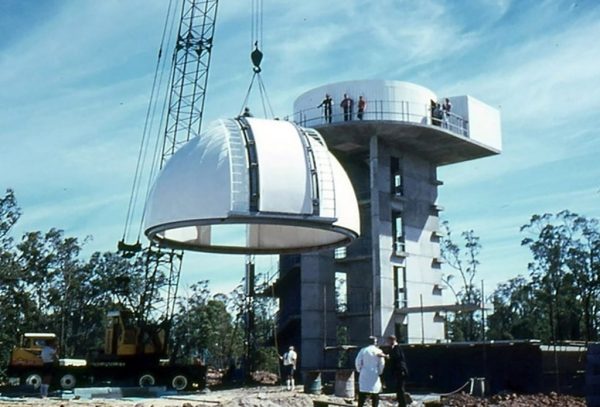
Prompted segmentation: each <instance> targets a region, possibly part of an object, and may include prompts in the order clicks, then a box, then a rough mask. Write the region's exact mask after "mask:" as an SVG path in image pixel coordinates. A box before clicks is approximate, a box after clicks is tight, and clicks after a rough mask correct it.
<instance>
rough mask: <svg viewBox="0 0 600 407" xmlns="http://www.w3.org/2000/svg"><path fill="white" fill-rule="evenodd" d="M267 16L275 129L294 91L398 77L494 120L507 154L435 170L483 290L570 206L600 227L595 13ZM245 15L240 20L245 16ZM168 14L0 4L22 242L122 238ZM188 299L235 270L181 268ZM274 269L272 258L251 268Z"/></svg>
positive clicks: (236, 88) (332, 8) (223, 107)
mask: <svg viewBox="0 0 600 407" xmlns="http://www.w3.org/2000/svg"><path fill="white" fill-rule="evenodd" d="M250 3H251V2H249V1H245V2H242V1H232V0H222V1H221V4H220V6H219V15H218V17H217V29H216V33H215V47H214V51H213V56H212V66H211V71H210V79H209V86H208V93H207V103H206V109H205V123H206V122H207V121H210V120H212V119H216V118H220V117H232V116H234V115H236V114H237V113H238V112H239V110H240V107H241V104H242V100H243V98H244V95H245V92H246V90H247V87H248V84H249V82H250V78H251V67H250V61H249V52H250V43H251V39H250V21H251V18H250V11H251V7H250ZM323 4H324V3H323V2H322V1H320V0H319V1H317V0H305V1H302V2H297V1H287V0H285V1H284V0H281V1H273V0H271V1H269V0H265V2H264V13H265V14H264V33H263V35H264V38H263V39H264V41H263V46H262V49H263V51H264V53H265V59H264V61H263V69H264V70H263V79H264V81H265V83H266V86H267V89H268V91H269V95H270V99H271V103H272V105H273V109H274V111H275V114H276V115H277V116H285V115H286V114H290V113H291V109H292V103H293V101H294V99H295V98H296V97H297V96H298V95H300V94H301V93H303V92H304V91H306V90H308V89H311V88H313V87H316V86H320V85H323V84H326V83H330V82H337V81H343V80H353V79H396V80H403V81H409V82H414V83H417V84H420V85H423V86H425V87H428V88H430V89H431V90H433V91H434V92H436V93H437V94H438V95H440V96H441V95H462V94H470V95H473V96H475V97H476V98H478V99H481V100H482V101H484V102H486V103H488V104H490V105H492V106H496V107H498V108H500V110H501V113H502V129H503V145H504V147H503V148H504V151H503V153H502V154H501V155H500V156H497V157H492V158H486V159H482V160H478V161H473V162H467V163H463V164H458V165H454V166H450V167H444V168H442V169H440V171H439V178H440V179H442V180H444V182H445V185H444V186H442V187H441V188H440V198H439V203H440V204H441V205H443V206H444V207H445V208H446V210H445V212H443V216H444V218H445V219H447V220H449V221H450V222H451V225H452V228H453V230H454V231H455V232H460V231H462V230H467V229H473V230H474V231H475V233H476V234H477V235H479V236H480V237H481V242H482V245H483V251H482V254H481V262H482V264H481V270H480V276H479V278H483V279H485V281H486V285H487V286H488V290H491V287H492V286H494V285H495V284H497V283H498V282H500V281H505V280H507V279H509V278H511V277H514V276H516V275H518V274H526V273H527V262H528V261H529V259H530V257H529V254H528V252H527V250H526V249H524V248H521V247H520V240H521V238H522V235H521V234H520V232H519V227H520V226H521V225H523V224H525V223H527V221H528V219H529V217H530V216H531V215H532V214H534V213H543V212H556V211H559V210H561V209H565V208H568V209H570V210H572V211H574V212H578V213H580V214H583V215H587V216H593V217H600V205H599V201H600V164H599V162H598V155H599V153H600V137H598V130H597V129H598V123H599V122H598V117H599V116H600V114H599V112H600V93H599V92H598V89H600V43H599V41H598V38H600V5H599V4H598V3H597V2H595V1H591V0H584V1H564V2H563V1H492V0H482V1H454V2H451V1H419V2H414V1H392V0H389V1H386V0H379V1H376V2H368V3H365V2H364V1H354V0H345V1H332V2H327V7H323ZM242 5H244V6H242ZM166 9H167V2H166V1H158V0H156V1H148V0H127V1H119V0H103V1H92V0H72V1H68V0H60V1H58V0H44V1H34V0H2V1H0V73H1V74H0V88H1V89H2V92H1V93H0V137H1V140H2V144H1V145H2V147H1V148H2V154H1V157H2V158H1V159H0V188H1V189H2V190H4V189H5V188H8V187H10V188H13V189H15V192H16V195H17V199H18V201H19V204H20V206H21V208H22V210H23V216H22V218H21V220H20V221H19V223H18V225H17V227H16V230H15V236H19V235H20V234H21V233H22V232H24V231H32V230H47V229H49V228H50V227H57V228H61V229H64V230H65V233H66V234H67V235H69V236H77V237H81V238H83V237H85V236H87V235H91V236H93V239H92V240H91V241H89V242H88V243H87V244H86V253H88V254H89V253H91V252H93V251H96V250H100V251H104V250H113V249H114V248H115V247H116V242H117V241H118V240H119V239H120V238H121V235H122V231H123V225H124V220H125V214H126V209H127V202H128V199H129V193H130V188H131V182H132V175H133V172H134V170H135V164H136V157H137V149H138V147H139V142H140V138H141V133H142V128H143V122H144V115H145V109H146V105H147V101H148V96H149V93H150V89H151V84H152V75H153V73H154V66H155V63H156V55H157V50H158V45H159V42H160V37H161V31H162V27H163V21H164V16H165V13H166ZM186 260H187V262H186V266H185V268H184V274H183V279H184V285H186V284H189V283H191V282H194V281H196V280H200V279H209V280H211V287H212V289H213V291H228V290H229V289H231V288H233V287H234V286H235V285H236V284H237V283H238V282H239V280H240V279H241V277H242V275H243V263H244V258H243V257H242V256H224V255H220V256H216V255H203V254H190V255H187V258H186ZM260 265H261V267H262V268H263V269H273V268H274V267H275V261H274V259H273V258H271V257H266V258H261V259H260Z"/></svg>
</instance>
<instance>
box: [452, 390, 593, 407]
mask: <svg viewBox="0 0 600 407" xmlns="http://www.w3.org/2000/svg"><path fill="white" fill-rule="evenodd" d="M441 405H442V406H444V407H540V406H547V407H585V406H586V403H585V400H584V399H583V398H579V397H573V396H567V395H559V394H556V393H550V394H531V395H518V394H514V393H505V394H497V395H495V396H492V397H490V398H488V399H482V398H479V397H473V396H470V395H468V394H466V393H459V394H454V395H452V396H449V397H444V398H443V399H442V403H441Z"/></svg>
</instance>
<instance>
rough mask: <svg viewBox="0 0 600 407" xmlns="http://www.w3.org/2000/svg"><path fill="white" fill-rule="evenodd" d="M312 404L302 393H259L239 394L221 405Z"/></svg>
mask: <svg viewBox="0 0 600 407" xmlns="http://www.w3.org/2000/svg"><path fill="white" fill-rule="evenodd" d="M312 405H313V402H312V398H310V396H308V395H306V394H303V393H283V394H282V393H259V394H256V395H249V396H241V397H238V398H235V399H233V400H231V401H229V402H227V403H224V404H222V406H223V407H280V406H285V407H307V406H312Z"/></svg>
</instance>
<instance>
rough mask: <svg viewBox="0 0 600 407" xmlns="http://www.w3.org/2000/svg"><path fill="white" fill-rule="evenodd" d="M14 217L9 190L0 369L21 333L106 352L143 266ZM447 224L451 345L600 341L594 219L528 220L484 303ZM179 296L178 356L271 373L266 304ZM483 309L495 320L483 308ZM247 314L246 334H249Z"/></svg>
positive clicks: (464, 251)
mask: <svg viewBox="0 0 600 407" xmlns="http://www.w3.org/2000/svg"><path fill="white" fill-rule="evenodd" d="M20 215H21V210H20V208H19V206H18V204H17V200H16V197H15V194H14V192H13V191H12V190H10V189H8V190H7V191H6V192H5V193H4V195H3V196H2V195H0V310H1V312H0V369H1V368H2V367H4V366H6V363H7V360H8V357H9V354H10V350H11V349H12V347H13V346H14V345H15V344H17V343H18V341H19V338H20V335H21V334H22V333H24V332H53V333H55V334H57V335H58V337H59V343H60V346H61V349H60V351H61V354H62V355H63V356H65V357H85V356H86V355H87V354H89V352H91V351H93V350H97V349H100V348H102V346H103V344H102V340H103V338H104V329H105V325H104V321H105V316H106V314H107V312H108V311H111V310H115V309H135V307H136V306H137V305H138V302H139V297H140V295H141V292H142V290H143V283H144V281H143V280H144V264H143V260H142V259H139V258H137V259H136V258H134V259H127V258H123V257H122V256H121V255H120V254H118V253H116V252H105V253H100V252H95V253H93V254H92V255H91V256H89V258H87V259H82V256H81V252H82V248H83V247H84V246H85V244H86V242H87V239H83V240H79V239H78V238H74V237H68V236H65V234H64V232H63V231H61V230H59V229H55V228H52V229H50V230H49V231H47V232H41V231H35V232H26V233H24V234H23V235H22V236H21V237H20V239H15V238H14V237H13V236H12V234H11V231H12V230H13V228H14V226H15V224H16V223H17V222H18V220H19V217H20ZM443 227H444V229H445V237H444V238H442V240H441V242H440V246H441V250H442V255H443V257H444V259H445V260H446V262H447V265H448V266H449V268H450V269H451V270H452V272H451V273H447V274H446V275H445V277H444V283H445V284H446V286H447V287H448V288H449V289H450V291H451V292H452V293H453V295H454V297H455V301H456V303H458V304H462V305H463V306H464V309H465V311H464V312H457V313H454V314H450V315H448V316H447V323H446V327H447V338H448V339H450V340H452V341H476V340H490V339H496V340H503V339H540V340H542V341H544V342H548V343H549V342H554V341H566V340H572V341H576V340H577V341H598V339H599V336H600V223H599V221H598V220H597V219H594V218H587V217H585V216H580V215H577V214H575V213H572V212H570V211H567V210H564V211H561V212H558V213H556V214H543V215H534V216H532V217H531V219H530V220H529V222H528V223H527V224H525V225H523V226H522V227H521V232H522V234H523V237H522V242H521V244H522V245H523V246H525V247H528V248H529V250H530V251H531V255H532V259H531V261H530V263H529V264H528V268H527V272H528V273H527V274H526V275H525V276H521V275H519V276H518V277H515V278H512V279H510V280H509V281H507V282H504V283H502V284H500V285H499V286H498V287H497V288H496V289H495V290H494V291H493V292H492V293H491V295H486V296H485V298H484V293H483V290H482V287H481V286H480V284H479V283H480V279H479V278H478V276H479V273H480V268H481V264H480V261H479V255H480V252H481V250H482V245H481V242H480V239H479V237H478V236H477V235H476V234H475V232H474V231H473V230H469V231H465V232H462V233H461V234H460V235H459V236H458V237H456V236H455V235H454V234H453V232H452V230H451V228H450V226H449V224H448V222H444V223H443ZM514 272H515V274H517V273H516V272H517V270H514ZM158 281H159V282H160V278H159V279H158ZM257 290H258V291H260V288H258V289H257ZM185 294H186V295H182V296H180V297H179V300H178V302H177V306H176V309H175V313H174V316H173V321H172V328H171V331H170V335H171V338H170V339H171V340H170V344H171V346H170V349H171V353H172V355H173V358H175V359H180V360H181V359H185V358H187V357H189V356H192V355H197V356H198V355H199V356H202V357H203V358H204V359H206V361H207V362H208V363H209V364H211V365H212V366H215V367H218V368H224V367H228V366H231V364H232V363H237V362H238V361H240V360H241V359H242V358H244V357H248V355H250V356H251V358H252V360H251V361H248V362H249V363H250V364H251V366H252V367H254V368H256V369H265V370H271V371H276V370H277V363H278V361H277V359H278V358H277V353H276V350H275V348H274V347H273V346H271V345H272V344H273V343H274V337H273V332H274V318H275V312H276V311H277V310H276V304H275V302H274V300H273V299H272V298H267V297H256V298H254V299H253V300H249V299H248V298H247V296H246V295H245V292H244V286H243V285H242V284H240V285H239V286H238V287H236V288H235V289H234V290H233V291H232V292H231V293H227V294H217V295H214V294H212V293H211V291H210V289H209V281H199V282H197V283H195V284H193V285H192V286H191V287H190V288H189V290H188V292H187V293H185ZM490 303H491V305H492V307H493V312H490V310H488V309H485V308H483V307H481V305H482V304H490ZM249 311H252V315H253V318H252V326H253V327H254V329H253V330H252V332H253V334H252V337H249V336H248V335H247V329H246V327H247V324H248V323H249V320H248V315H249Z"/></svg>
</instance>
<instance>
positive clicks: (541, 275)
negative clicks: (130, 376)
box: [441, 210, 600, 343]
mask: <svg viewBox="0 0 600 407" xmlns="http://www.w3.org/2000/svg"><path fill="white" fill-rule="evenodd" d="M444 228H445V232H446V233H445V235H446V236H445V238H443V239H442V242H441V250H442V255H443V257H444V258H445V259H446V261H447V263H448V264H449V266H450V268H451V269H452V270H453V272H454V274H448V275H447V276H446V277H445V282H446V284H447V285H448V286H449V287H450V288H451V290H452V291H453V293H454V295H455V298H456V302H457V303H458V304H463V305H465V309H468V308H469V305H473V304H475V305H481V303H482V301H483V295H482V294H483V293H482V289H481V288H480V287H479V286H478V282H479V281H478V280H476V275H477V273H478V271H479V266H480V262H479V260H478V258H479V253H480V251H481V243H480V239H479V237H477V236H476V235H475V232H474V231H473V230H469V231H465V232H462V234H461V235H460V238H459V239H456V238H454V236H453V234H452V231H451V229H450V227H449V224H448V222H444ZM521 233H522V234H523V238H522V240H521V245H522V246H525V247H527V248H529V250H530V252H531V256H532V259H531V261H530V262H529V264H528V265H527V271H528V274H527V275H525V276H523V275H519V276H517V277H515V278H512V279H510V280H508V281H507V282H504V283H502V284H499V285H498V287H496V289H495V290H494V291H493V293H492V294H491V295H490V296H489V297H486V298H485V300H486V301H484V302H488V303H491V305H492V308H493V312H491V313H490V315H487V318H486V317H485V316H486V310H485V309H483V308H481V309H480V310H477V311H466V312H461V313H457V314H455V315H452V316H451V317H450V318H449V320H448V324H447V327H448V336H449V338H450V339H451V340H455V341H461V340H482V339H488V340H489V339H495V340H512V339H539V340H541V341H543V342H545V343H551V342H559V341H585V342H588V341H598V339H599V337H600V222H599V221H598V219H595V218H588V217H585V216H581V215H578V214H576V213H573V212H570V211H568V210H563V211H560V212H558V213H556V214H550V213H546V214H542V215H533V216H532V217H531V218H530V220H529V222H528V223H527V224H525V225H523V226H522V227H521ZM515 272H516V270H515ZM457 279H460V283H461V284H460V285H459V287H460V289H455V288H454V281H455V280H457Z"/></svg>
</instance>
